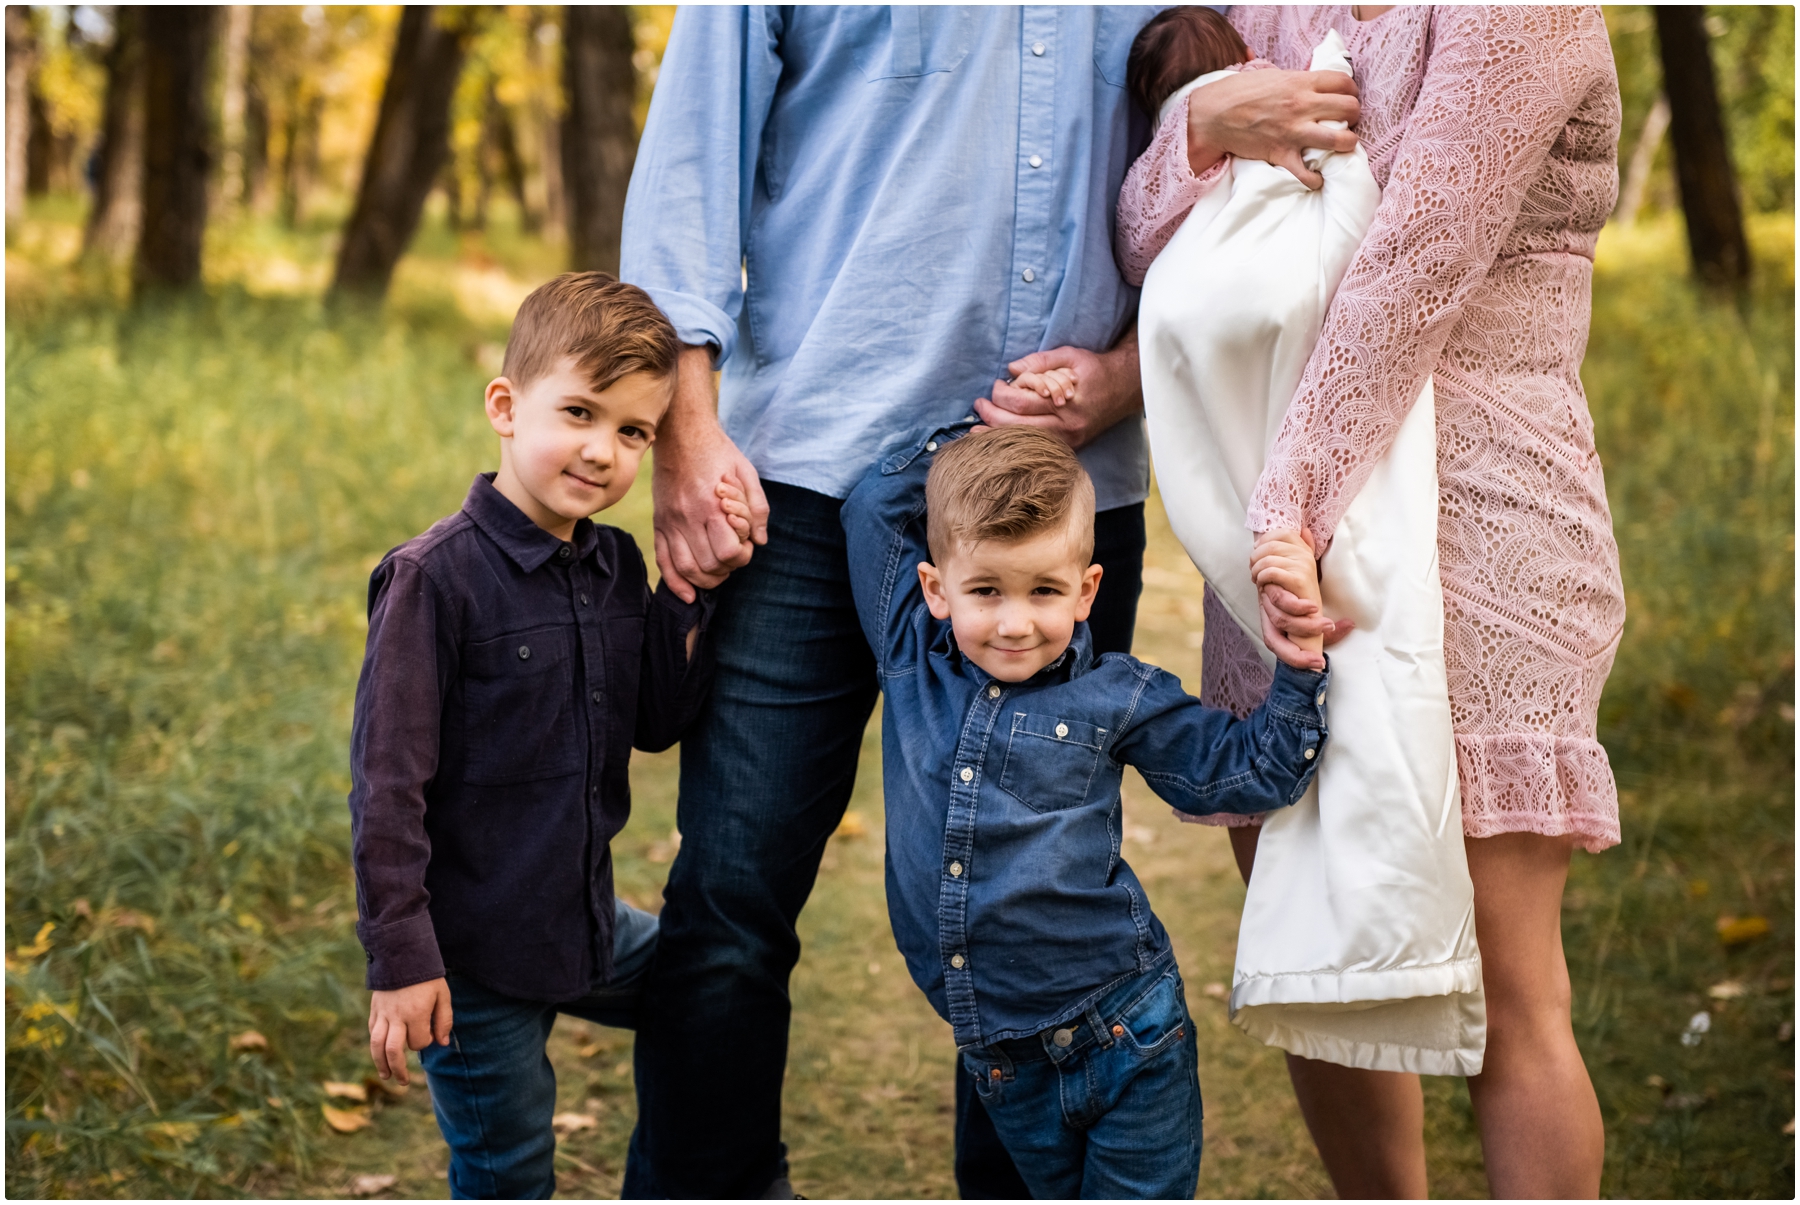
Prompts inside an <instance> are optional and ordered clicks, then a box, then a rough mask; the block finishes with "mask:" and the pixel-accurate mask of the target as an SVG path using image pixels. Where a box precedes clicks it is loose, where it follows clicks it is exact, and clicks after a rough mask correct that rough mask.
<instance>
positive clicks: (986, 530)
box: [925, 427, 1094, 567]
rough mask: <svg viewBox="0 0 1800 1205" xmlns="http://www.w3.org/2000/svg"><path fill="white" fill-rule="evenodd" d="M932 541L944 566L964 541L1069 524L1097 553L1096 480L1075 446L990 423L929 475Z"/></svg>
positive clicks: (1084, 547) (1087, 549)
mask: <svg viewBox="0 0 1800 1205" xmlns="http://www.w3.org/2000/svg"><path fill="white" fill-rule="evenodd" d="M925 512H926V519H925V525H926V527H925V538H926V540H927V541H928V542H929V543H930V545H931V558H932V560H933V561H936V562H937V563H938V564H940V565H941V564H942V563H943V560H944V557H946V556H947V555H949V553H950V551H951V549H953V548H954V547H955V546H956V545H957V544H958V543H971V544H975V543H980V542H981V541H983V540H999V541H1001V542H1002V543H1012V542H1014V541H1017V540H1023V539H1027V538H1029V537H1031V536H1035V535H1037V534H1038V533H1039V532H1043V531H1049V530H1052V529H1055V528H1058V527H1067V528H1069V531H1070V534H1071V536H1072V537H1073V538H1074V540H1075V541H1076V551H1077V552H1078V553H1079V554H1080V556H1081V563H1082V566H1083V567H1086V566H1087V564H1088V563H1089V562H1090V561H1092V560H1093V556H1094V483H1093V481H1092V480H1091V479H1089V477H1088V475H1087V470H1086V469H1084V468H1082V467H1081V461H1079V460H1077V459H1075V453H1073V452H1071V451H1069V445H1068V444H1065V443H1064V442H1063V441H1062V440H1060V439H1057V438H1056V437H1055V436H1054V435H1047V434H1045V433H1044V432H1042V431H1039V430H1037V429H1036V428H1034V427H990V428H989V429H988V430H986V431H976V432H973V433H971V434H969V435H965V436H963V437H962V438H961V439H959V440H956V441H954V442H953V443H951V444H950V445H949V446H948V447H945V448H942V449H941V450H940V451H939V452H938V453H937V458H936V459H935V460H933V461H932V464H931V472H930V473H929V474H927V475H926V478H925Z"/></svg>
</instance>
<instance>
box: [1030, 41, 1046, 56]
mask: <svg viewBox="0 0 1800 1205" xmlns="http://www.w3.org/2000/svg"><path fill="white" fill-rule="evenodd" d="M1031 53H1033V54H1035V55H1042V54H1043V53H1044V44H1043V43H1042V42H1033V43H1032V44H1031Z"/></svg>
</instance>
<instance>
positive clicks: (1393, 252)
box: [1245, 6, 1602, 549]
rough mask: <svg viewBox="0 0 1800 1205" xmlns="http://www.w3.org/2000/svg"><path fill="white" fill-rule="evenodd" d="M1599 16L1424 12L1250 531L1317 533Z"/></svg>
mask: <svg viewBox="0 0 1800 1205" xmlns="http://www.w3.org/2000/svg"><path fill="white" fill-rule="evenodd" d="M1599 20H1600V17H1599V15H1598V10H1581V9H1574V8H1560V7H1537V6H1532V7H1524V6H1519V7H1512V6H1500V7H1492V8H1460V7H1441V8H1438V9H1436V10H1435V12H1434V14H1433V17H1432V23H1433V30H1432V35H1431V45H1432V50H1431V56H1430V59H1429V61H1428V62H1427V64H1426V67H1425V78H1424V81H1423V83H1422V85H1421V87H1420V91H1419V96H1418V101H1417V103H1416V104H1415V106H1414V108H1413V112H1412V117H1411V121H1410V124H1409V126H1408V129H1407V132H1406V134H1405V135H1404V137H1403V139H1402V141H1401V143H1400V145H1399V147H1398V148H1396V151H1395V157H1394V160H1393V167H1392V169H1391V171H1390V173H1389V176H1388V182H1387V189H1386V191H1385V193H1384V194H1383V196H1382V200H1381V207H1380V208H1379V209H1378V210H1377V211H1376V213H1375V221H1374V223H1373V225H1372V226H1371V227H1370V229H1369V232H1368V234H1367V235H1366V236H1364V238H1363V243H1362V248H1361V249H1360V250H1359V251H1358V252H1357V255H1356V259H1355V260H1354V261H1353V262H1352V263H1351V265H1350V270H1349V272H1348V273H1346V275H1345V277H1344V282H1343V284H1342V285H1341V286H1340V287H1339V289H1338V293H1337V297H1336V298H1335V299H1334V300H1333V302H1332V306H1331V310H1330V312H1329V313H1328V314H1327V315H1326V319H1325V327H1324V330H1323V331H1322V332H1321V334H1320V337H1319V342H1318V345H1317V346H1316V347H1315V348H1314V349H1313V354H1312V358H1311V360H1310V361H1309V362H1308V364H1307V367H1306V375H1305V376H1304V377H1302V378H1301V381H1300V387H1299V389H1298V390H1297V391H1296V393H1295V394H1294V401H1293V404H1292V405H1291V406H1289V408H1288V412H1287V416H1286V418H1284V419H1283V420H1282V424H1281V429H1280V432H1279V433H1278V434H1277V436H1276V439H1275V444H1274V447H1273V448H1272V449H1271V450H1270V453H1269V460H1268V463H1267V465H1266V466H1265V467H1264V469H1263V474H1262V478H1261V480H1260V481H1259V482H1258V483H1257V489H1256V493H1255V495H1254V496H1253V497H1252V499H1251V505H1250V508H1249V515H1248V517H1247V518H1246V520H1245V525H1246V526H1248V527H1250V528H1251V529H1252V530H1254V531H1270V530H1273V529H1276V528H1298V527H1300V526H1301V525H1302V524H1304V525H1305V526H1307V527H1308V528H1310V529H1311V531H1312V533H1313V535H1314V537H1315V538H1316V539H1317V540H1318V542H1319V546H1320V548H1321V549H1323V548H1324V546H1325V545H1326V543H1327V542H1328V541H1329V540H1330V539H1331V534H1332V532H1333V531H1334V530H1335V529H1336V527H1337V522H1338V519H1339V518H1341V517H1342V515H1343V513H1344V510H1345V508H1346V507H1348V505H1349V503H1350V500H1351V499H1353V498H1355V497H1356V492H1357V490H1359V489H1361V488H1362V485H1363V483H1364V482H1365V481H1366V480H1367V479H1368V475H1369V473H1370V472H1371V471H1372V470H1373V468H1374V466H1375V465H1376V463H1377V462H1379V461H1380V459H1381V457H1382V456H1383V455H1385V454H1386V452H1387V449H1388V447H1389V446H1390V445H1391V444H1392V443H1393V440H1394V436H1395V434H1396V432H1397V431H1398V430H1399V428H1400V424H1401V422H1402V421H1403V420H1404V419H1405V417H1406V414H1407V411H1408V410H1409V409H1410V408H1411V406H1412V403H1413V401H1414V400H1415V399H1416V398H1417V396H1418V393H1419V390H1420V388H1421V387H1422V386H1423V384H1424V382H1425V378H1426V377H1428V376H1429V375H1430V374H1431V372H1432V370H1433V368H1434V367H1435V366H1436V363H1437V358H1438V355H1439V353H1440V352H1441V351H1442V350H1443V348H1444V344H1445V342H1446V341H1447V340H1448V339H1449V337H1450V333H1451V331H1452V330H1453V329H1454V328H1455V326H1456V324H1457V321H1458V319H1459V318H1460V316H1461V313H1462V308H1463V306H1464V305H1465V304H1466V302H1467V301H1468V299H1469V297H1470V295H1471V294H1472V293H1473V292H1474V291H1475V290H1476V289H1477V288H1478V287H1480V285H1481V283H1482V280H1483V279H1484V277H1485V276H1486V274H1487V271H1488V268H1489V266H1490V265H1491V264H1492V263H1493V261H1494V258H1495V256H1496V255H1497V254H1498V253H1499V251H1500V248H1501V246H1502V245H1503V243H1504V241H1505V239H1506V237H1507V234H1508V232H1509V231H1510V230H1511V228H1512V226H1513V224H1514V222H1515V220H1516V219H1517V217H1518V215H1519V211H1520V207H1521V205H1522V203H1523V202H1524V200H1525V197H1526V194H1527V192H1528V191H1529V189H1530V188H1531V185H1532V183H1533V181H1534V180H1536V179H1537V177H1538V176H1539V174H1540V172H1541V171H1542V169H1543V167H1544V163H1545V160H1546V158H1547V157H1548V155H1549V153H1550V150H1551V147H1552V145H1553V144H1554V143H1555V141H1556V139H1557V137H1558V135H1559V134H1561V132H1562V130H1563V127H1564V125H1565V124H1566V123H1567V122H1568V119H1569V117H1570V115H1571V113H1572V112H1573V111H1574V109H1575V107H1576V106H1577V105H1578V103H1579V101H1580V99H1581V97H1582V96H1583V95H1584V94H1585V92H1586V90H1587V88H1588V87H1589V86H1590V85H1591V83H1592V82H1593V79H1594V76H1595V72H1596V70H1597V69H1598V68H1599V67H1601V66H1602V65H1601V64H1597V63H1596V62H1595V61H1594V55H1593V54H1592V53H1591V47H1590V43H1591V41H1592V39H1591V37H1590V35H1591V32H1592V31H1591V29H1589V28H1588V26H1589V25H1590V24H1591V23H1593V22H1597V21H1599Z"/></svg>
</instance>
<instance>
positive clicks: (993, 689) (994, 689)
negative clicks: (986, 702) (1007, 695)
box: [988, 686, 1000, 699]
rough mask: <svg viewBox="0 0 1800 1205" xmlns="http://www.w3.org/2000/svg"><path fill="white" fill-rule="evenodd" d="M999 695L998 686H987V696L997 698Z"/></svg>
mask: <svg viewBox="0 0 1800 1205" xmlns="http://www.w3.org/2000/svg"><path fill="white" fill-rule="evenodd" d="M999 697H1000V688H999V687H998V686H990V687H988V698H990V699H998V698H999Z"/></svg>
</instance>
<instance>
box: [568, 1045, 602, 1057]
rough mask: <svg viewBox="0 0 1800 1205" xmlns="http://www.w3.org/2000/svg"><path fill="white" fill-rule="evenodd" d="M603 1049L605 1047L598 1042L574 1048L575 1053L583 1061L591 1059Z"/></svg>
mask: <svg viewBox="0 0 1800 1205" xmlns="http://www.w3.org/2000/svg"><path fill="white" fill-rule="evenodd" d="M605 1049H606V1047H604V1046H602V1045H601V1044H600V1043H598V1042H589V1043H588V1044H587V1045H586V1046H577V1047H576V1048H575V1053H576V1054H578V1055H580V1056H581V1057H582V1058H584V1059H591V1058H593V1057H594V1056H595V1055H597V1054H599V1053H600V1052H601V1051H602V1050H605Z"/></svg>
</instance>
